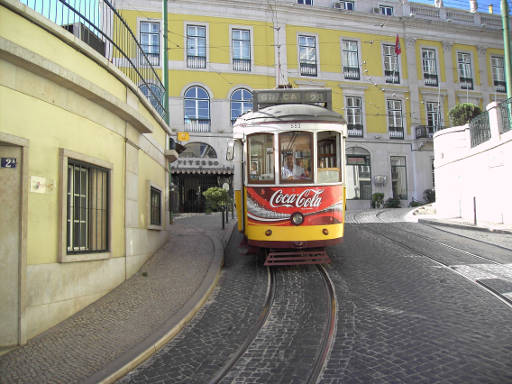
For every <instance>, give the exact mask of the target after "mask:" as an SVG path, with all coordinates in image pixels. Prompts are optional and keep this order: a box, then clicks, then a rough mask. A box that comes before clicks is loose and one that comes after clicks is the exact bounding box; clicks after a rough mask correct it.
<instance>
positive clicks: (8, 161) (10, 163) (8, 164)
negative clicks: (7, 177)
mask: <svg viewBox="0 0 512 384" xmlns="http://www.w3.org/2000/svg"><path fill="white" fill-rule="evenodd" d="M0 168H16V158H15V157H2V160H1V161H0Z"/></svg>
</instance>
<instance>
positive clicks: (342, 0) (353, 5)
mask: <svg viewBox="0 0 512 384" xmlns="http://www.w3.org/2000/svg"><path fill="white" fill-rule="evenodd" d="M338 3H339V4H340V9H344V10H345V11H354V10H355V9H356V3H355V2H354V1H348V0H347V1H345V0H340V1H338ZM348 4H350V5H351V8H350V9H348V8H347V5H348Z"/></svg>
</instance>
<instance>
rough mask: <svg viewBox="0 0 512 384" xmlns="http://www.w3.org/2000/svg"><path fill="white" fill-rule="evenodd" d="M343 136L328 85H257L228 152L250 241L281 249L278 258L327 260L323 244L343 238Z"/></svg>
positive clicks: (240, 215)
mask: <svg viewBox="0 0 512 384" xmlns="http://www.w3.org/2000/svg"><path fill="white" fill-rule="evenodd" d="M346 136H347V125H346V122H345V119H344V118H343V116H341V115H340V114H338V113H336V112H333V111H332V109H331V94H330V90H325V89H277V90H260V91H254V94H253V111H252V112H249V113H246V114H244V115H242V116H240V117H239V118H238V119H237V121H236V122H235V124H234V127H233V138H234V141H233V144H232V149H231V150H228V153H231V154H232V155H231V158H232V159H233V161H234V179H233V189H234V194H235V204H236V209H237V215H238V218H239V220H238V229H239V230H240V231H241V232H242V233H243V234H244V235H245V237H246V238H247V241H248V244H249V246H252V247H260V248H265V249H270V250H274V251H273V253H272V255H274V256H276V255H278V254H279V251H277V250H281V253H280V255H281V256H283V255H285V256H286V257H281V260H287V262H282V263H280V264H297V263H323V262H326V261H327V260H328V258H327V259H326V257H327V255H326V254H325V252H324V253H323V254H322V255H323V256H321V257H318V255H319V252H318V249H319V248H323V247H325V246H329V245H333V244H335V243H338V242H340V241H342V239H343V231H344V218H345V185H344V178H345V174H344V172H343V170H344V169H345V167H344V166H345V140H346ZM313 248H314V249H316V251H315V250H313V251H312V250H311V249H313ZM285 249H286V252H285V251H284V250H285ZM315 255H316V256H315ZM267 264H272V263H271V262H269V258H268V257H267ZM276 264H278V263H276Z"/></svg>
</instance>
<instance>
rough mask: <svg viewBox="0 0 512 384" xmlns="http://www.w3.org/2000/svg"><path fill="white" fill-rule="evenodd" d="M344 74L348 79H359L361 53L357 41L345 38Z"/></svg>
mask: <svg viewBox="0 0 512 384" xmlns="http://www.w3.org/2000/svg"><path fill="white" fill-rule="evenodd" d="M342 54H343V76H344V78H345V79H348V80H359V79H360V73H359V54H358V45H357V41H351V40H343V53H342Z"/></svg>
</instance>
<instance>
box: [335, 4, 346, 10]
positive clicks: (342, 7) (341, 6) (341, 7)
mask: <svg viewBox="0 0 512 384" xmlns="http://www.w3.org/2000/svg"><path fill="white" fill-rule="evenodd" d="M334 8H336V9H345V7H344V6H343V4H341V3H334Z"/></svg>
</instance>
